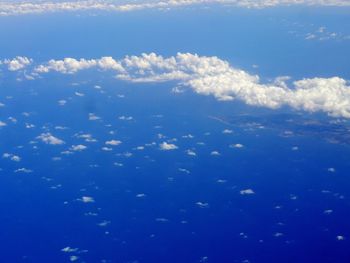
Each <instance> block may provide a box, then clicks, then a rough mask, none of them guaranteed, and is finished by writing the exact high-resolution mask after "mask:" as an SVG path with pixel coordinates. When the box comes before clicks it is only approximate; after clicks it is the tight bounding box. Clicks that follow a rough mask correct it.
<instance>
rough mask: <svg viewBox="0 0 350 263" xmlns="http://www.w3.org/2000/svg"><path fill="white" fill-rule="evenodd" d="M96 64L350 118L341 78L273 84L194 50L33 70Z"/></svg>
mask: <svg viewBox="0 0 350 263" xmlns="http://www.w3.org/2000/svg"><path fill="white" fill-rule="evenodd" d="M91 68H95V69H98V70H110V71H112V72H115V75H116V77H117V78H118V79H121V80H125V81H130V82H165V81H176V82H178V84H179V85H182V86H183V87H188V88H191V89H192V90H193V91H194V92H196V93H198V94H203V95H212V96H214V97H215V98H217V99H218V100H240V101H243V102H245V103H246V104H248V105H253V106H260V107H267V108H270V109H277V108H280V107H282V106H289V107H291V108H293V109H297V110H305V111H308V112H317V111H321V112H325V113H327V114H329V115H331V116H334V117H345V118H350V87H349V84H348V83H347V81H346V80H344V79H342V78H340V77H332V78H311V79H303V80H298V81H295V82H293V83H292V85H288V84H287V81H290V80H289V78H285V77H282V78H281V77H278V78H276V80H274V81H272V82H271V83H262V82H261V81H260V78H259V76H257V75H252V74H249V73H248V72H246V71H244V70H241V69H239V68H235V67H233V66H231V65H230V64H229V63H228V62H227V61H224V60H222V59H219V58H218V57H206V56H198V55H196V54H190V53H178V54H177V55H176V56H171V57H168V58H165V57H162V56H160V55H157V54H155V53H150V54H142V55H140V56H126V57H125V58H123V59H120V60H115V59H113V58H111V57H102V58H100V59H80V60H76V59H74V58H65V59H63V60H50V61H49V62H47V63H44V64H41V65H37V66H36V67H35V68H34V69H33V72H32V74H34V75H35V74H41V75H42V74H44V73H48V72H52V71H54V72H59V73H63V74H73V73H76V72H78V71H81V70H85V69H91Z"/></svg>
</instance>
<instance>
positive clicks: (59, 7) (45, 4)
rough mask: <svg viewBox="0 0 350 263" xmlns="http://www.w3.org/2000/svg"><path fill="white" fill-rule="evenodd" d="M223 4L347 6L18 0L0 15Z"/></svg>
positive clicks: (281, 0) (221, 0)
mask: <svg viewBox="0 0 350 263" xmlns="http://www.w3.org/2000/svg"><path fill="white" fill-rule="evenodd" d="M213 4H216V5H225V7H229V6H232V7H235V6H238V7H245V8H267V7H274V6H289V5H309V6H314V5H319V6H350V3H349V1H348V0H164V1H161V0H156V1H151V0H147V1H124V2H119V1H112V0H80V1H72V0H67V1H65V2H61V1H34V0H28V1H20V2H19V1H18V2H10V1H8V2H0V16H10V15H23V14H41V13H52V12H77V11H81V12H82V11H90V12H91V11H109V12H128V11H136V10H144V9H161V10H165V9H169V8H178V7H186V6H195V5H199V6H210V5H213Z"/></svg>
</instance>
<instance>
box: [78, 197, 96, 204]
mask: <svg viewBox="0 0 350 263" xmlns="http://www.w3.org/2000/svg"><path fill="white" fill-rule="evenodd" d="M78 200H79V201H81V202H83V203H94V202H95V199H94V198H93V197H91V196H83V197H82V198H81V199H78Z"/></svg>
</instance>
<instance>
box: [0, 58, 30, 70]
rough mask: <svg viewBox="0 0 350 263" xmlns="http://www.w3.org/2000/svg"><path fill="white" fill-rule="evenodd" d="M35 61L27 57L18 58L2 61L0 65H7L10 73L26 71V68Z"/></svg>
mask: <svg viewBox="0 0 350 263" xmlns="http://www.w3.org/2000/svg"><path fill="white" fill-rule="evenodd" d="M32 62H33V60H32V59H30V58H27V57H21V56H17V57H15V58H13V59H5V60H2V61H1V60H0V65H6V66H7V69H8V70H10V71H17V70H21V69H24V68H25V67H27V66H29V65H30V64H32Z"/></svg>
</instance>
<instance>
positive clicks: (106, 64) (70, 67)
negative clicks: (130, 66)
mask: <svg viewBox="0 0 350 263" xmlns="http://www.w3.org/2000/svg"><path fill="white" fill-rule="evenodd" d="M93 67H98V68H100V69H103V70H118V71H123V68H122V66H121V65H120V64H119V63H118V62H117V61H116V60H114V59H113V58H112V57H102V58H101V59H90V60H87V59H79V60H77V59H74V58H65V59H63V60H53V59H52V60H50V61H49V62H48V63H47V64H46V65H40V66H38V67H36V68H35V69H34V71H35V72H36V73H48V72H50V71H57V72H61V73H65V74H73V73H75V72H77V71H80V70H84V69H89V68H93Z"/></svg>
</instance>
